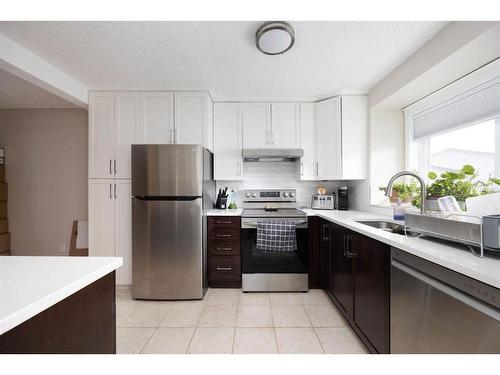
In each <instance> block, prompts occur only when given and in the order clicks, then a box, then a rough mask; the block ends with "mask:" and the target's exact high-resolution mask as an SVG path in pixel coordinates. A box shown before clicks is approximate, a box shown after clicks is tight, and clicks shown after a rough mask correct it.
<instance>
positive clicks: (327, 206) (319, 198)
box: [311, 193, 335, 210]
mask: <svg viewBox="0 0 500 375" xmlns="http://www.w3.org/2000/svg"><path fill="white" fill-rule="evenodd" d="M311 208H312V209H313V210H334V209H335V193H332V195H326V194H316V195H313V196H312V200H311Z"/></svg>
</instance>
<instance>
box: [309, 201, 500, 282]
mask: <svg viewBox="0 0 500 375" xmlns="http://www.w3.org/2000/svg"><path fill="white" fill-rule="evenodd" d="M302 211H304V212H305V213H307V215H308V216H318V217H321V218H323V219H326V220H329V221H331V222H333V223H336V224H339V225H342V226H344V227H346V228H349V229H351V230H353V231H355V232H358V233H361V234H364V235H365V236H368V237H371V238H373V239H375V240H378V241H381V242H384V243H386V244H388V245H390V246H394V247H396V248H398V249H401V250H404V251H406V252H408V253H411V254H413V255H416V256H418V257H421V258H424V259H427V260H428V261H430V262H433V263H436V264H439V265H441V266H443V267H446V268H449V269H451V270H453V271H456V272H459V273H461V274H464V275H466V276H469V277H471V278H473V279H476V280H479V281H482V282H483V283H485V284H489V285H491V286H494V287H496V288H499V289H500V256H498V257H493V256H486V257H484V258H479V257H477V256H475V255H473V254H472V253H471V252H470V251H469V250H468V249H467V248H466V247H465V246H460V245H457V246H453V244H452V243H445V242H438V241H433V240H429V239H425V238H417V237H406V236H402V235H399V234H395V233H389V232H385V231H383V230H380V229H377V228H373V227H370V226H368V225H364V224H361V223H357V222H356V221H358V220H386V221H394V220H392V218H388V217H384V216H382V215H377V214H373V213H370V212H363V211H336V210H335V211H327V210H312V209H303V210H302ZM400 223H402V222H400Z"/></svg>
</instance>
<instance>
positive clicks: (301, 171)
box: [300, 162, 304, 176]
mask: <svg viewBox="0 0 500 375" xmlns="http://www.w3.org/2000/svg"><path fill="white" fill-rule="evenodd" d="M300 175H301V176H303V175H304V163H302V162H301V163H300Z"/></svg>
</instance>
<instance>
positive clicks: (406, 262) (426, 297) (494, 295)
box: [391, 248, 500, 353]
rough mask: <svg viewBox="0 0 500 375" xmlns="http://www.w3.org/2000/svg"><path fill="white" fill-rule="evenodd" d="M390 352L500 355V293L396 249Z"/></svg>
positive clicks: (392, 256)
mask: <svg viewBox="0 0 500 375" xmlns="http://www.w3.org/2000/svg"><path fill="white" fill-rule="evenodd" d="M391 353H500V290H499V289H497V288H494V287H492V286H490V285H487V284H484V283H482V282H479V281H477V280H475V279H472V278H469V277H467V276H465V275H462V274H460V273H457V272H455V271H452V270H450V269H447V268H444V267H442V266H439V265H437V264H435V263H431V262H429V261H427V260H425V259H422V258H419V257H416V256H414V255H411V254H409V253H406V252H404V251H401V250H399V249H394V248H393V249H392V250H391Z"/></svg>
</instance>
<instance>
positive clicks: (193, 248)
mask: <svg viewBox="0 0 500 375" xmlns="http://www.w3.org/2000/svg"><path fill="white" fill-rule="evenodd" d="M132 199H133V201H132V296H133V297H134V298H137V299H173V300H176V299H200V298H203V293H204V292H203V279H204V274H203V266H202V264H203V255H204V252H205V250H204V249H203V240H202V239H203V229H202V227H203V225H202V220H203V217H202V199H201V198H198V199H193V200H175V201H165V200H140V199H137V198H132Z"/></svg>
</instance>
